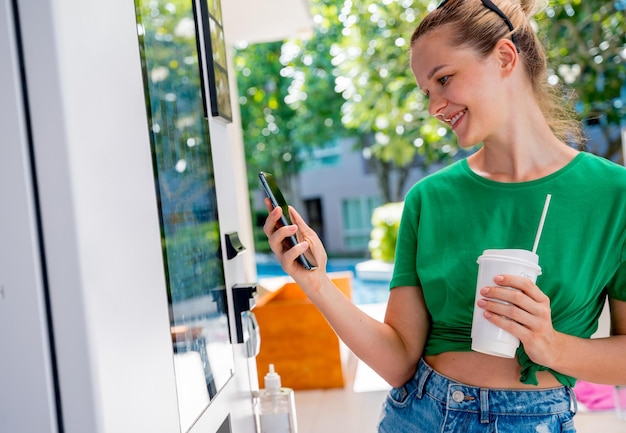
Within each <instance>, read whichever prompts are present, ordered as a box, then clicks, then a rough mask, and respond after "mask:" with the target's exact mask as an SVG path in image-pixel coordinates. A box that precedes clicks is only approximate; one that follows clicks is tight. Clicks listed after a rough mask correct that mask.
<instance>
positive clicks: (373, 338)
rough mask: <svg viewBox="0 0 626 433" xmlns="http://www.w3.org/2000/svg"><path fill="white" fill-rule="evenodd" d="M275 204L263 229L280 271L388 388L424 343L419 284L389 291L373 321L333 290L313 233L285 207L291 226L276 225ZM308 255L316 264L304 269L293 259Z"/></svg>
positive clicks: (405, 374)
mask: <svg viewBox="0 0 626 433" xmlns="http://www.w3.org/2000/svg"><path fill="white" fill-rule="evenodd" d="M281 212H282V211H281V210H280V208H276V209H274V210H272V211H270V214H269V216H268V218H267V220H266V223H265V226H264V231H265V233H266V235H267V236H268V239H269V244H270V247H271V248H272V251H273V252H274V254H275V255H276V257H277V258H278V260H279V261H280V263H281V265H282V267H283V269H284V270H285V272H287V273H288V274H289V275H291V277H292V278H293V279H294V280H295V281H296V283H298V285H299V286H300V287H301V288H302V290H303V291H304V292H305V293H306V295H307V296H308V298H309V299H310V300H311V302H312V303H313V304H314V305H315V306H316V307H317V308H318V309H319V310H320V312H321V313H322V314H323V315H324V317H325V318H326V320H327V321H328V323H329V324H330V325H331V327H332V328H333V329H334V330H335V332H336V333H337V335H338V336H339V338H341V340H342V341H343V342H344V343H345V344H346V345H347V346H348V347H349V348H350V350H352V351H353V352H354V353H355V354H356V356H358V357H359V358H360V359H361V360H363V362H365V363H366V364H368V365H369V366H370V367H371V368H372V369H373V370H374V371H376V372H377V373H378V374H379V375H380V376H381V377H382V378H383V379H385V380H386V381H387V382H388V383H389V384H390V385H391V386H401V385H403V384H404V383H406V381H407V380H409V379H410V378H411V376H412V375H413V374H414V372H415V369H416V367H417V363H418V361H419V358H420V357H421V355H422V351H423V348H424V345H425V342H426V336H427V334H428V326H429V319H428V314H427V311H426V306H425V303H424V298H423V295H422V291H421V289H420V288H419V287H397V288H394V289H393V290H391V293H390V295H389V301H388V304H387V312H386V315H385V320H384V323H381V322H379V321H378V320H375V319H373V318H372V317H371V316H369V315H368V314H366V313H364V312H363V311H362V310H361V309H359V308H358V307H357V306H356V305H354V304H353V303H352V302H351V301H350V300H349V299H348V298H346V297H345V296H344V295H343V293H342V292H341V291H340V290H339V289H337V287H336V286H335V285H334V284H333V283H332V281H331V279H330V278H329V276H328V274H327V273H326V262H327V256H326V251H325V250H324V247H323V245H322V243H321V241H320V239H319V237H318V236H317V234H316V233H315V232H314V231H313V230H312V229H311V228H310V227H309V226H308V225H307V224H306V223H305V222H304V220H303V219H302V218H301V217H300V215H299V214H298V213H297V212H296V211H295V210H294V209H293V208H290V213H291V219H292V221H293V222H294V225H292V226H287V227H280V228H276V223H277V221H278V219H279V218H280V213H281ZM294 234H296V235H297V237H298V240H300V241H301V242H300V243H298V245H296V246H295V247H292V248H289V249H287V250H285V249H284V243H283V241H284V239H285V238H286V237H287V236H290V235H294ZM304 253H307V254H310V255H312V256H313V261H314V262H315V263H317V266H318V268H317V269H315V270H312V271H309V270H305V269H304V268H303V267H302V266H301V265H300V264H299V263H298V262H297V261H296V258H297V257H298V256H299V255H300V254H304Z"/></svg>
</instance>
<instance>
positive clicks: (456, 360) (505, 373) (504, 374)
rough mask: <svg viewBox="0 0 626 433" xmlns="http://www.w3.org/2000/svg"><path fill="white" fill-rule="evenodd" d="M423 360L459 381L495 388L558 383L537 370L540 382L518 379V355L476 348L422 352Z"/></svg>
mask: <svg viewBox="0 0 626 433" xmlns="http://www.w3.org/2000/svg"><path fill="white" fill-rule="evenodd" d="M424 360H425V361H426V362H427V363H428V365H430V366H431V367H432V368H433V369H434V370H435V371H437V372H438V373H440V374H442V375H444V376H447V377H449V378H450V379H453V380H455V381H458V382H460V383H463V384H466V385H471V386H479V387H482V388H497V389H538V388H539V389H541V388H555V387H558V386H561V384H560V383H559V381H558V380H557V379H556V378H555V377H554V375H552V374H551V373H550V372H548V371H539V372H537V380H538V381H539V384H538V385H537V386H535V385H527V384H524V383H522V382H520V380H519V378H520V371H521V366H520V364H519V362H517V358H512V359H509V358H500V357H497V356H491V355H485V354H482V353H478V352H445V353H440V354H438V355H430V356H425V357H424Z"/></svg>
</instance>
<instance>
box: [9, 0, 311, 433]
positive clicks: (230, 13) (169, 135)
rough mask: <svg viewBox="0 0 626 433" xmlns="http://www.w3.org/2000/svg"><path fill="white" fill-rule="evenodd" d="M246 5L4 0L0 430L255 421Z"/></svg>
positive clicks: (173, 428) (179, 427)
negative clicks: (235, 46)
mask: <svg viewBox="0 0 626 433" xmlns="http://www.w3.org/2000/svg"><path fill="white" fill-rule="evenodd" d="M246 3H247V4H249V6H250V7H249V8H246V7H245V4H246ZM256 3H257V2H254V1H251V0H246V1H243V0H240V1H233V2H230V3H229V5H228V8H227V9H225V10H222V8H221V5H220V1H219V0H204V1H201V0H198V1H194V0H186V1H183V0H135V1H134V2H133V1H128V0H109V1H105V2H96V1H93V0H80V1H79V0H37V1H35V0H0V4H1V5H2V7H0V58H2V62H0V95H1V97H0V131H1V132H0V134H1V137H2V140H1V143H0V210H1V217H0V343H1V344H2V347H3V350H2V357H1V360H0V367H1V368H0V431H2V432H11V433H21V432H24V433H35V432H36V433H85V432H89V433H126V432H128V433H131V432H132V433H136V432H151V433H161V432H162V433H178V432H181V433H183V432H190V433H196V432H219V433H226V432H250V433H251V432H254V431H255V425H254V417H253V413H252V412H253V410H252V391H254V390H255V389H257V388H258V383H257V372H256V364H255V359H254V356H255V354H256V353H257V351H258V346H259V341H258V338H256V336H257V335H258V332H257V331H258V328H257V327H256V322H255V320H254V314H253V313H254V301H255V290H256V287H255V280H256V273H255V266H254V265H255V263H254V246H253V244H252V223H251V217H250V209H249V199H248V189H247V180H246V171H245V159H244V155H243V146H242V144H241V125H240V121H239V113H238V109H237V106H236V104H234V103H233V101H235V102H236V100H237V98H236V97H235V96H233V95H236V93H237V90H236V86H235V84H236V83H234V81H235V80H234V77H233V76H232V65H231V64H230V63H231V62H229V59H230V51H229V49H228V47H229V46H230V45H229V44H232V40H230V41H229V33H228V25H229V24H230V25H231V26H232V28H233V32H236V31H237V28H241V29H242V32H243V31H250V29H253V28H256V27H255V26H247V25H246V24H245V23H247V22H249V21H250V20H252V18H253V17H250V16H248V14H249V13H251V12H252V11H254V10H255V8H257V7H258V5H257V4H256ZM270 3H271V5H269V6H270V9H271V6H272V5H274V6H276V4H275V3H279V0H274V1H273V2H270ZM266 6H268V5H266ZM294 7H295V8H298V9H299V10H300V9H304V5H303V2H294V3H289V2H287V3H286V6H285V7H284V9H282V13H289V8H294ZM264 13H265V15H264V17H265V18H267V19H268V21H266V22H265V25H266V26H267V27H268V28H272V30H271V31H275V28H276V27H277V26H276V25H275V24H276V23H277V22H280V21H281V20H283V19H282V18H281V17H283V16H282V15H281V14H278V15H276V14H274V15H275V16H274V18H272V16H273V15H272V14H271V10H268V11H265V12H264ZM257 18H258V17H257ZM239 21H241V27H239V25H238V23H239ZM283 21H288V20H283ZM256 25H257V26H258V23H257V24H256ZM259 31H260V30H259ZM283 36H286V35H283Z"/></svg>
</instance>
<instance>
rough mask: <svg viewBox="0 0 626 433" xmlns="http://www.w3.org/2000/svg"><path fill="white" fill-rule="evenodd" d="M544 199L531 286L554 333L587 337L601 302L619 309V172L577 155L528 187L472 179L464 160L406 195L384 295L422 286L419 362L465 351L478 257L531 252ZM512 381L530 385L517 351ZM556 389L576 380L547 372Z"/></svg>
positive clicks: (625, 251)
mask: <svg viewBox="0 0 626 433" xmlns="http://www.w3.org/2000/svg"><path fill="white" fill-rule="evenodd" d="M547 194H552V198H551V202H550V206H549V210H548V213H547V216H546V219H545V224H544V228H543V232H542V235H541V239H540V242H539V246H538V249H537V254H538V255H539V265H540V266H541V268H542V274H541V275H540V276H539V277H538V279H537V285H538V286H539V287H540V288H541V290H542V291H543V292H544V293H545V294H546V295H548V296H549V297H550V300H551V309H552V322H553V325H554V328H555V329H556V330H557V331H560V332H563V333H566V334H570V335H574V336H577V337H582V338H589V337H590V336H591V335H592V334H593V333H594V332H595V331H596V330H597V326H598V318H599V316H600V313H601V311H602V308H603V306H604V303H605V299H606V295H607V294H608V295H609V296H610V297H612V298H615V299H618V300H622V301H626V168H624V167H622V166H619V165H617V164H614V163H611V162H609V161H608V160H605V159H602V158H599V157H597V156H594V155H592V154H589V153H580V154H579V155H577V156H576V158H574V159H573V160H572V161H571V162H570V163H569V164H568V165H567V166H565V167H564V168H562V169H561V170H559V171H557V172H556V173H553V174H551V175H549V176H546V177H544V178H542V179H537V180H533V181H529V182H519V183H502V182H495V181H492V180H489V179H485V178H483V177H480V176H479V175H477V174H476V173H474V172H473V171H472V170H471V169H470V167H469V165H468V163H467V161H466V160H461V161H458V162H456V163H454V164H452V165H450V166H448V167H446V168H444V169H442V170H440V171H438V172H436V173H434V174H432V175H430V176H427V177H426V178H424V179H422V180H421V181H419V182H418V183H417V184H415V185H414V186H413V187H412V188H411V190H410V191H409V192H408V194H407V196H406V199H405V203H404V211H403V214H402V221H401V224H400V231H399V234H398V243H397V249H396V263H395V267H394V274H393V278H392V281H391V284H390V287H392V288H393V287H398V286H420V287H421V288H422V290H423V292H424V298H425V300H426V306H427V308H428V312H429V314H430V318H431V328H430V333H429V336H428V340H427V342H426V347H425V352H424V353H425V354H426V355H436V354H439V353H443V352H459V351H470V350H471V337H470V333H471V324H472V312H473V308H474V296H475V291H476V278H477V274H478V264H477V262H476V260H477V258H478V257H479V256H480V255H481V254H482V252H483V250H486V249H490V248H521V249H527V250H532V248H533V244H534V241H535V235H536V232H537V228H538V226H539V221H540V218H541V213H542V210H543V205H544V202H545V199H546V195H547ZM517 358H518V360H519V362H520V364H521V366H522V371H521V377H520V381H521V382H523V383H528V384H537V378H536V372H537V371H540V370H548V369H547V368H546V367H544V366H540V365H537V364H535V363H533V362H532V361H531V360H530V359H529V358H528V356H527V355H526V353H525V352H524V349H523V347H522V346H520V348H519V349H518V351H517ZM550 371H551V372H552V374H554V376H555V377H556V378H557V379H558V380H559V381H560V382H561V383H562V384H564V385H568V386H573V385H574V383H575V381H576V379H574V378H572V377H569V376H565V375H562V374H559V373H557V372H554V371H552V370H550Z"/></svg>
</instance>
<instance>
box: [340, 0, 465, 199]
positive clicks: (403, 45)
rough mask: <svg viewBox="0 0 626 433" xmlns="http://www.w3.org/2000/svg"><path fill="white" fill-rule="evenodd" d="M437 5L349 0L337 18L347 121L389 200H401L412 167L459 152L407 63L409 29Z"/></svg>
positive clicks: (420, 0) (399, 0) (419, 0)
mask: <svg viewBox="0 0 626 433" xmlns="http://www.w3.org/2000/svg"><path fill="white" fill-rule="evenodd" d="M434 6H435V3H434V2H431V1H428V0H415V1H403V0H397V1H396V0H387V1H383V2H380V1H377V0H362V1H359V2H347V3H346V7H344V8H343V10H342V13H341V15H340V16H339V20H340V22H341V24H342V27H343V29H342V35H343V38H341V40H338V41H337V44H336V49H335V50H334V51H333V57H334V58H333V60H334V63H335V64H336V65H337V73H338V77H337V82H338V83H339V89H338V90H339V91H341V92H342V95H343V97H344V99H345V101H346V102H345V103H344V104H343V107H342V113H343V121H344V123H345V124H346V125H347V126H349V127H351V128H355V129H357V130H358V131H360V132H361V134H362V138H363V140H362V142H361V145H362V147H363V151H364V154H365V156H366V157H370V158H371V165H372V166H373V167H375V173H376V175H377V178H378V183H379V186H380V189H381V193H382V196H383V200H384V201H385V202H391V201H399V200H401V199H402V194H403V191H404V186H405V183H406V180H407V177H408V174H409V170H410V169H411V168H412V167H414V166H416V165H420V166H422V167H426V166H428V165H430V164H432V163H434V162H438V161H442V160H446V159H449V158H451V157H452V156H454V155H455V154H456V153H457V152H458V150H459V148H458V146H457V145H456V140H455V138H454V136H453V135H452V134H451V132H450V130H449V129H447V128H445V127H444V126H443V125H442V124H441V123H440V122H438V121H437V120H436V119H434V118H432V117H431V116H430V115H429V114H428V103H427V101H426V100H425V97H424V95H423V94H422V93H421V92H420V91H419V90H418V89H417V86H416V84H415V78H414V77H413V74H412V72H411V69H410V67H409V42H410V37H411V34H412V32H413V30H414V28H415V26H416V25H417V23H418V22H419V21H420V20H421V19H422V17H423V16H424V15H425V14H426V13H427V11H428V10H429V8H430V9H431V8H433V7H434ZM392 179H395V181H396V183H395V185H392V184H391V180H392Z"/></svg>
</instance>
